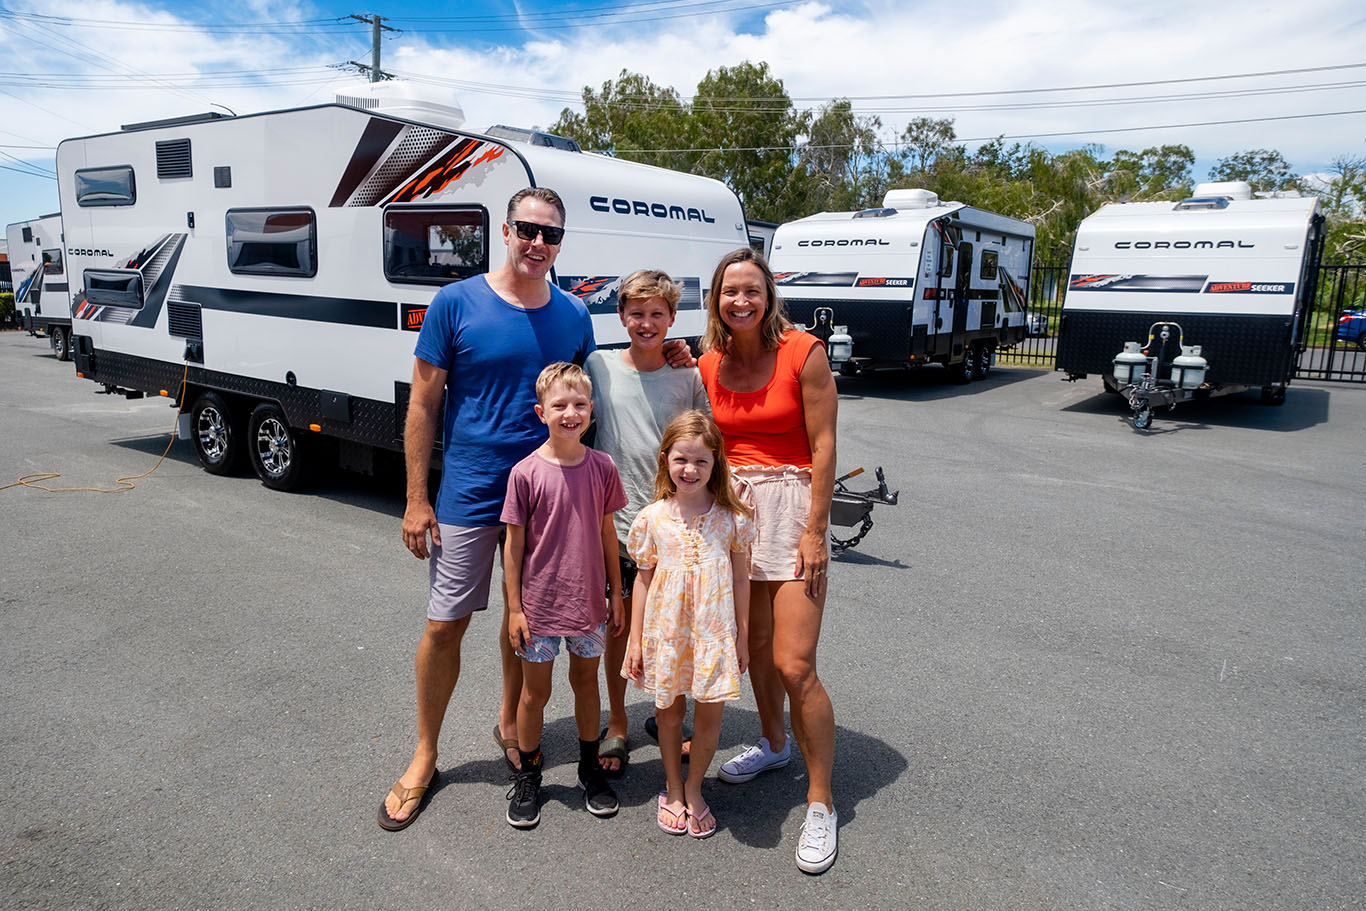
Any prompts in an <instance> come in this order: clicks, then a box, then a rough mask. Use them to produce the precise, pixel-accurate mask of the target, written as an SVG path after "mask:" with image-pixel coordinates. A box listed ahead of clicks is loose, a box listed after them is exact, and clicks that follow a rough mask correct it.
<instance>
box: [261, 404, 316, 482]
mask: <svg viewBox="0 0 1366 911" xmlns="http://www.w3.org/2000/svg"><path fill="white" fill-rule="evenodd" d="M247 454H248V457H249V458H250V459H251V467H252V470H254V471H255V472H256V476H257V477H258V478H260V479H261V483H262V484H265V485H266V486H267V487H269V488H271V489H272V490H296V489H298V488H299V487H300V486H301V485H302V484H303V480H304V467H305V460H304V457H303V453H302V452H301V448H300V445H299V438H298V437H297V436H296V435H295V434H294V431H293V430H291V429H290V427H289V422H288V421H287V420H286V419H285V413H284V412H283V411H281V410H280V408H279V406H277V405H272V404H270V403H263V404H260V405H257V406H256V409H255V410H254V411H252V413H251V420H250V421H248V422H247Z"/></svg>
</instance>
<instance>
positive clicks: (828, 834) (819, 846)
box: [797, 803, 840, 873]
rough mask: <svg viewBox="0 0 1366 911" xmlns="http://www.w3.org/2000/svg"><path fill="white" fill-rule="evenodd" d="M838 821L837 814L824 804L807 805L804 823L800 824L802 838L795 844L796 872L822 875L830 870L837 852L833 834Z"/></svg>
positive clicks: (836, 843)
mask: <svg viewBox="0 0 1366 911" xmlns="http://www.w3.org/2000/svg"><path fill="white" fill-rule="evenodd" d="M839 821H840V818H839V814H838V813H836V812H835V811H834V810H832V809H830V808H828V807H826V806H825V804H820V803H811V804H807V807H806V822H804V823H802V837H801V840H800V841H798V842H797V869H798V870H801V871H802V872H803V873H824V872H825V871H826V870H829V869H830V865H831V864H833V863H834V862H835V854H836V853H837V852H838V851H839V847H838V840H837V838H838V837H837V835H836V832H835V830H836V829H837V828H838V827H839Z"/></svg>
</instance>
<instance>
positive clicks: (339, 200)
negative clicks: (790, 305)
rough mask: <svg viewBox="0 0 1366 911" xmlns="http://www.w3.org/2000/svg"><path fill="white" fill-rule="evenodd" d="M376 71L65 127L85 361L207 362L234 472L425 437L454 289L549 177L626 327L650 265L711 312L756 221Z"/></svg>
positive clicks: (362, 466) (365, 451)
mask: <svg viewBox="0 0 1366 911" xmlns="http://www.w3.org/2000/svg"><path fill="white" fill-rule="evenodd" d="M361 92H362V93H361V94H358V95H356V96H350V97H344V96H338V103H336V104H324V105H319V106H317V107H310V108H300V109H296V110H285V111H274V112H268V113H262V114H256V115H249V116H241V117H222V116H219V115H203V116H198V117H190V118H183V119H179V120H167V121H159V122H155V123H146V124H134V125H131V126H126V127H124V128H123V129H122V130H121V131H120V132H118V133H111V134H106V135H100V136H91V137H87V138H82V139H69V140H67V141H65V142H63V143H61V145H60V146H59V147H58V150H57V174H58V181H59V192H60V194H61V200H62V211H63V213H64V214H65V218H66V223H67V225H68V233H67V241H68V254H69V255H68V260H69V262H68V263H67V270H68V272H69V274H70V275H71V278H72V287H73V289H74V290H75V292H76V297H75V301H74V307H75V340H74V342H75V344H74V350H75V357H76V365H77V371H78V373H79V375H81V376H84V377H86V378H88V379H90V380H93V381H94V382H96V383H99V384H101V385H103V386H105V387H106V389H107V390H109V391H115V392H123V393H125V394H128V395H134V396H136V395H141V394H144V393H146V394H157V393H161V394H166V395H171V396H174V395H176V394H177V391H178V390H179V389H180V386H181V380H182V377H184V378H185V382H186V386H187V400H186V410H187V412H188V414H187V417H188V421H184V420H183V421H182V433H183V434H184V435H186V436H188V437H189V438H191V439H192V440H193V441H194V445H195V448H196V451H197V453H198V455H199V459H200V461H201V463H202V464H203V465H204V467H205V469H207V470H208V471H210V472H216V473H224V472H227V471H229V470H231V469H232V468H233V467H235V466H236V465H237V464H239V462H240V461H241V460H242V459H247V460H249V461H250V462H251V464H252V467H253V468H254V469H255V471H256V473H257V474H258V475H259V476H260V477H261V479H262V481H263V482H264V483H265V484H266V485H267V486H270V487H274V488H279V489H290V488H293V487H296V486H298V484H299V483H300V482H301V481H302V480H303V479H304V477H305V475H306V468H307V466H308V464H309V462H310V461H311V460H313V459H314V458H315V457H316V455H317V453H318V451H319V450H322V449H328V450H334V451H335V452H336V454H337V456H338V457H339V459H340V461H341V463H342V464H343V465H345V466H346V467H349V468H355V469H358V470H362V471H363V470H367V469H369V468H371V467H372V461H373V458H374V454H375V451H376V450H390V451H396V452H401V451H402V447H403V424H404V417H405V413H406V406H407V401H408V388H409V382H410V380H411V377H412V365H413V346H414V342H415V341H416V338H417V336H416V333H417V331H418V330H419V329H421V327H422V321H423V316H424V314H425V313H426V309H427V305H428V304H429V303H430V301H431V299H432V296H433V295H434V294H435V293H436V291H437V289H438V288H439V287H440V286H442V285H445V284H447V283H449V282H456V281H462V280H464V279H467V278H470V277H472V276H476V275H479V274H482V273H485V272H488V271H491V270H493V269H496V268H498V267H499V266H500V265H501V264H502V263H503V260H504V258H505V256H506V248H505V247H504V245H503V243H502V239H501V234H500V226H501V225H502V223H503V220H504V218H505V216H506V206H507V202H508V199H509V198H510V197H511V196H512V195H513V193H515V192H516V191H517V190H519V189H521V188H523V187H526V186H545V187H550V188H552V189H554V190H556V191H557V192H558V193H559V194H560V195H561V197H562V198H563V199H564V203H565V206H566V208H567V210H568V211H567V215H568V217H567V220H566V228H567V229H568V232H569V233H568V236H567V237H566V239H565V241H564V252H563V253H561V254H560V256H559V258H558V260H557V263H556V270H555V272H554V273H553V274H552V278H553V280H554V281H555V282H556V283H557V284H558V285H559V286H560V287H561V288H563V289H565V290H567V291H570V292H572V293H574V294H576V295H578V296H579V297H580V298H582V299H583V300H584V302H585V303H586V304H587V306H588V309H589V312H590V313H591V314H592V316H593V324H594V329H595V333H596V336H597V341H598V344H599V345H604V346H612V345H624V344H625V343H626V341H627V339H626V335H625V331H624V329H623V328H622V326H621V323H620V321H619V320H618V318H617V315H616V290H617V288H618V287H619V285H620V282H621V279H622V278H623V277H624V276H626V275H628V274H629V273H630V272H632V271H634V270H636V269H639V268H659V269H664V270H665V271H667V272H668V273H669V274H670V275H672V276H673V277H674V278H675V279H676V280H678V281H680V282H681V283H682V284H683V286H684V293H683V299H682V300H681V301H680V303H679V315H678V322H677V323H676V324H675V327H674V330H673V334H674V335H677V336H680V337H689V336H691V337H695V336H698V335H700V334H701V333H702V331H703V329H704V327H705V321H706V316H705V312H704V310H703V308H702V300H703V294H704V293H705V290H706V287H705V286H706V283H707V282H708V281H709V277H710V275H711V272H712V270H713V269H714V268H715V265H716V262H717V261H718V260H719V259H720V258H721V256H722V255H724V254H725V253H726V252H728V251H730V250H733V249H735V248H736V247H739V246H743V245H745V244H746V243H748V233H747V231H746V227H745V216H744V212H743V210H742V208H741V205H740V201H739V200H738V199H737V198H736V196H735V194H734V193H733V192H731V190H730V189H728V188H727V187H726V186H725V185H724V184H722V183H720V182H718V181H715V180H711V179H708V178H703V177H698V176H694V175H690V174H680V173H677V172H673V171H667V170H664V169H661V168H654V167H650V166H647V165H642V164H636V163H632V162H627V161H623V160H619V159H614V158H609V157H606V156H601V155H593V154H585V153H583V152H580V151H579V149H578V146H577V145H576V144H574V143H573V142H572V141H570V140H567V139H563V138H562V137H557V136H550V135H548V134H544V133H538V132H534V131H530V130H523V129H518V128H509V127H491V128H490V129H489V130H488V131H487V132H486V133H472V132H467V131H465V130H463V129H462V128H461V124H462V122H463V114H462V113H461V111H460V110H459V109H458V108H456V107H452V106H448V105H445V104H439V103H434V102H431V101H427V100H423V99H421V98H420V97H417V96H416V95H415V93H413V92H412V90H411V89H410V88H408V87H407V86H405V85H404V84H401V83H378V84H376V86H374V87H372V88H370V89H366V90H361Z"/></svg>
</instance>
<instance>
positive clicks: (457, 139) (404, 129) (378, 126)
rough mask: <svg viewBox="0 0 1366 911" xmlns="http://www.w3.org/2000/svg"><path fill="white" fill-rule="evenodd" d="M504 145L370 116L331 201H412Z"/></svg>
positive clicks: (426, 195) (442, 186)
mask: <svg viewBox="0 0 1366 911" xmlns="http://www.w3.org/2000/svg"><path fill="white" fill-rule="evenodd" d="M505 151H507V149H506V147H504V146H502V145H499V144H498V143H495V142H491V141H489V140H485V139H474V138H472V137H469V136H461V135H460V134H458V133H452V132H450V131H448V130H440V129H436V128H434V127H428V126H422V125H419V124H413V123H397V122H395V121H392V120H387V119H385V118H381V117H372V118H371V119H370V122H369V123H368V124H367V125H366V127H365V130H364V131H363V132H362V133H361V136H360V139H359V140H357V142H356V148H355V149H354V150H352V152H351V159H350V161H348V163H347V165H346V169H345V171H344V172H343V173H342V176H341V179H340V180H339V181H338V182H337V187H336V189H335V190H334V191H333V193H332V201H331V202H330V203H329V206H330V207H341V206H377V205H385V204H387V203H390V202H415V201H418V200H423V199H427V198H429V197H431V196H434V195H435V194H437V193H440V192H441V191H442V190H444V189H445V188H446V187H448V186H449V185H450V184H451V183H453V182H455V181H457V180H460V179H461V178H462V177H464V176H465V174H466V173H467V172H469V171H470V170H471V169H473V168H476V167H478V166H479V165H481V164H486V163H490V162H494V161H496V160H497V159H499V158H500V157H502V154H503V153H504V152H505Z"/></svg>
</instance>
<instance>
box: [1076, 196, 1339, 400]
mask: <svg viewBox="0 0 1366 911" xmlns="http://www.w3.org/2000/svg"><path fill="white" fill-rule="evenodd" d="M1322 224H1323V217H1322V216H1321V215H1320V214H1319V203H1318V199H1317V198H1316V197H1312V196H1307V197H1288V198H1274V199H1254V198H1253V195H1252V189H1251V187H1249V186H1248V185H1247V184H1246V183H1243V182H1241V181H1229V182H1223V183H1210V184H1200V185H1199V186H1197V187H1196V188H1195V195H1194V196H1192V197H1191V198H1189V199H1185V200H1182V201H1181V202H1177V203H1172V202H1139V203H1116V204H1112V205H1108V206H1104V207H1102V208H1101V209H1099V210H1098V211H1097V212H1096V213H1095V214H1094V215H1091V216H1090V217H1089V218H1087V219H1085V220H1084V221H1083V222H1082V223H1081V225H1080V226H1079V227H1078V228H1077V240H1076V246H1075V247H1074V249H1073V252H1072V267H1071V269H1070V270H1069V271H1070V278H1069V280H1068V286H1067V294H1066V296H1065V297H1064V298H1063V304H1062V319H1061V323H1060V325H1059V328H1058V352H1057V369H1059V370H1062V371H1064V372H1066V374H1067V378H1068V379H1069V380H1077V379H1082V378H1084V377H1086V376H1087V375H1088V374H1092V373H1098V374H1100V375H1101V377H1102V378H1103V379H1104V382H1105V385H1106V387H1107V388H1109V389H1111V390H1116V389H1118V388H1119V384H1118V383H1117V381H1116V380H1115V378H1114V376H1113V375H1112V371H1113V364H1114V361H1115V357H1116V355H1118V354H1119V353H1120V351H1121V350H1122V349H1123V348H1124V346H1125V343H1127V342H1137V343H1139V344H1140V345H1143V344H1145V343H1146V341H1147V339H1148V334H1149V332H1148V330H1149V329H1150V327H1152V326H1153V325H1154V324H1156V323H1176V324H1177V325H1179V326H1180V327H1181V338H1180V343H1181V344H1184V345H1186V346H1198V347H1199V348H1200V349H1201V351H1202V355H1203V357H1204V359H1205V360H1206V361H1207V362H1208V369H1207V370H1206V372H1205V378H1204V382H1203V383H1202V384H1201V388H1200V389H1199V390H1198V391H1199V392H1200V393H1201V394H1203V395H1208V394H1211V393H1215V392H1234V391H1242V390H1244V389H1248V388H1260V389H1261V391H1262V398H1263V401H1266V402H1268V403H1271V404H1280V403H1281V402H1283V401H1284V400H1285V387H1286V385H1287V384H1289V382H1290V379H1291V377H1292V376H1293V375H1294V372H1295V364H1296V360H1297V359H1298V356H1299V352H1300V351H1302V350H1303V349H1304V338H1305V335H1306V328H1307V327H1306V325H1305V322H1306V320H1307V319H1308V315H1309V311H1310V309H1311V306H1312V303H1313V291H1314V288H1313V286H1314V282H1315V280H1316V278H1317V269H1316V268H1315V267H1316V266H1317V265H1318V258H1319V255H1320V249H1321V246H1322V243H1321V240H1322V237H1321V236H1322ZM1162 369H1163V371H1164V372H1165V371H1167V370H1169V367H1163V368H1162ZM1162 378H1163V379H1166V377H1162Z"/></svg>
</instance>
